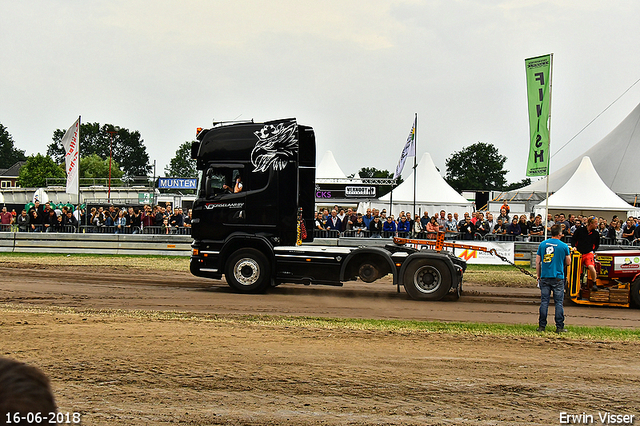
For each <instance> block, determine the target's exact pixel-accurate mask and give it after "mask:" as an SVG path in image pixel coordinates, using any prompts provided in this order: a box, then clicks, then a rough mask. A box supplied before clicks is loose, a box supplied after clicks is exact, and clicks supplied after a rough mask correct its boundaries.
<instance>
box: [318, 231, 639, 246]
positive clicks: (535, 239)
mask: <svg viewBox="0 0 640 426" xmlns="http://www.w3.org/2000/svg"><path fill="white" fill-rule="evenodd" d="M313 236H314V238H393V237H401V238H416V239H421V240H433V239H435V237H436V235H435V234H434V233H429V232H418V233H415V232H389V231H383V232H371V231H368V230H360V231H358V230H347V231H342V232H340V231H336V230H322V229H314V232H313ZM549 237H550V235H549V236H547V238H549ZM445 239H446V240H453V241H460V240H474V241H504V242H510V241H513V242H531V243H540V242H542V241H544V239H545V238H544V235H528V234H525V235H507V234H485V235H482V234H479V233H477V232H476V233H475V234H474V235H473V238H465V235H464V234H463V233H461V232H447V234H446V236H445ZM562 241H564V242H565V243H567V244H569V245H571V236H569V235H566V236H564V237H562ZM600 244H601V245H606V246H615V245H621V246H640V238H639V239H636V240H633V241H629V240H627V239H624V238H622V239H616V238H600Z"/></svg>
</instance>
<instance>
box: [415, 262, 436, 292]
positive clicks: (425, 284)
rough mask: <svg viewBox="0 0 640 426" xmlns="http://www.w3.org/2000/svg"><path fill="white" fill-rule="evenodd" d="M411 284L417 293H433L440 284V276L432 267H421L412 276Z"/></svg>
mask: <svg viewBox="0 0 640 426" xmlns="http://www.w3.org/2000/svg"><path fill="white" fill-rule="evenodd" d="M413 283H414V284H415V287H416V289H417V290H418V291H419V292H421V293H425V294H429V293H433V292H434V291H436V290H437V289H438V287H440V285H441V284H442V275H440V271H438V269H436V268H434V267H433V266H423V267H421V268H418V270H417V271H416V273H415V274H414V275H413Z"/></svg>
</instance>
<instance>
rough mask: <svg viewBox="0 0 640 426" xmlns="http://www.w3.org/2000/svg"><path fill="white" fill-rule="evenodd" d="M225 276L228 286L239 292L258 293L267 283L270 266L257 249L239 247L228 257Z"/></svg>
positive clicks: (269, 275)
mask: <svg viewBox="0 0 640 426" xmlns="http://www.w3.org/2000/svg"><path fill="white" fill-rule="evenodd" d="M225 277H226V279H227V283H228V284H229V286H231V288H233V289H235V290H237V291H239V292H240V293H260V292H263V291H264V290H265V289H266V288H267V286H268V284H269V281H270V279H271V266H270V265H269V262H268V260H267V258H266V256H265V255H264V254H263V253H262V252H260V251H259V250H256V249H253V248H246V249H241V250H238V251H236V252H235V253H233V254H232V255H231V256H230V257H229V260H228V261H227V266H226V270H225Z"/></svg>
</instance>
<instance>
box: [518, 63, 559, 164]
mask: <svg viewBox="0 0 640 426" xmlns="http://www.w3.org/2000/svg"><path fill="white" fill-rule="evenodd" d="M552 63H553V54H549V55H544V56H537V57H535V58H529V59H525V60H524V64H525V69H526V71H527V100H528V104H529V136H530V139H529V161H528V162H527V176H547V175H548V174H549V154H550V153H549V127H550V125H551V123H550V111H551V70H552Z"/></svg>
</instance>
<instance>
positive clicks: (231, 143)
mask: <svg viewBox="0 0 640 426" xmlns="http://www.w3.org/2000/svg"><path fill="white" fill-rule="evenodd" d="M191 155H192V158H193V159H195V160H196V163H197V170H198V174H199V180H198V189H197V197H196V200H195V202H194V204H193V219H192V225H191V226H192V228H191V234H192V237H193V239H194V241H193V244H192V249H193V250H192V255H191V260H190V270H191V273H192V274H193V275H196V276H200V277H208V278H213V279H221V278H222V276H223V275H224V276H225V278H226V281H227V283H228V284H229V285H230V286H231V287H232V288H233V289H235V290H236V291H238V292H240V293H258V292H263V291H265V290H266V289H267V288H269V287H270V286H276V285H278V284H281V283H299V284H326V285H337V286H341V285H342V283H344V282H347V281H354V280H357V279H358V278H360V279H361V280H363V281H365V282H373V281H376V280H377V279H379V278H382V277H384V276H386V275H388V274H392V275H393V284H394V285H397V286H404V288H405V290H406V292H407V293H408V294H409V295H410V296H411V297H412V298H413V299H417V300H440V299H442V298H443V297H444V296H445V295H447V294H448V293H452V294H454V295H457V296H459V295H460V292H461V289H462V275H463V272H464V270H465V268H466V263H465V262H464V261H463V260H462V259H459V258H457V257H455V256H453V255H452V254H450V253H449V252H447V251H441V252H436V251H434V250H418V249H416V248H414V247H409V246H406V245H399V244H388V245H386V246H385V247H384V248H383V247H373V246H370V247H357V248H356V247H335V246H318V245H313V244H308V243H309V242H311V241H313V231H312V230H313V227H314V226H313V225H314V224H313V220H314V219H313V213H314V208H315V204H314V203H315V164H316V142H315V134H314V131H313V129H312V128H311V127H308V126H303V125H300V124H298V123H297V122H296V120H295V119H282V120H276V121H270V122H265V123H254V122H241V123H220V124H215V125H214V127H213V128H211V129H204V130H201V129H199V130H198V134H197V141H196V142H194V143H193V145H192V147H191ZM301 225H302V226H301ZM304 229H308V230H310V232H308V233H307V234H306V235H304V234H305V232H304ZM301 230H302V232H301ZM300 234H302V235H300ZM301 242H302V244H300V243H301ZM306 243H307V244H306Z"/></svg>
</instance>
